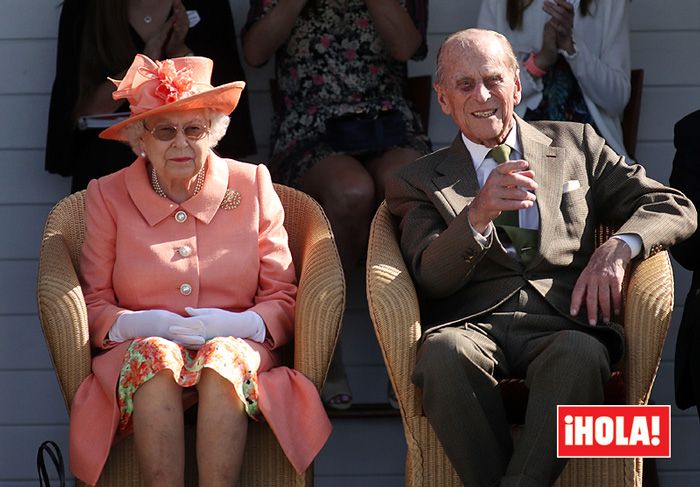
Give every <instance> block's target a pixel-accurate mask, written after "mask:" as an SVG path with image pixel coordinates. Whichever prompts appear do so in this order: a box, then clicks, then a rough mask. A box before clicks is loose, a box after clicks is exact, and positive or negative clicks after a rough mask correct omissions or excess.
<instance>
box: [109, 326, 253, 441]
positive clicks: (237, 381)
mask: <svg viewBox="0 0 700 487" xmlns="http://www.w3.org/2000/svg"><path fill="white" fill-rule="evenodd" d="M259 366H260V355H258V353H257V352H256V351H255V350H253V349H252V348H251V347H250V345H248V344H247V343H246V342H245V341H244V340H241V339H240V338H233V337H217V338H213V339H211V340H209V341H208V342H206V343H205V344H204V345H202V347H201V348H200V349H199V350H188V349H187V348H185V347H183V346H181V345H178V344H176V343H174V342H171V341H170V340H167V339H165V338H161V337H149V338H137V339H135V340H134V341H133V342H132V343H131V345H130V346H129V349H128V350H127V352H126V355H125V358H124V365H123V366H122V370H121V374H120V376H119V383H118V386H117V398H118V403H119V412H120V419H119V429H120V430H125V429H126V428H127V427H129V426H130V424H129V423H130V421H131V415H132V414H133V412H134V394H135V393H136V391H137V390H138V388H139V387H141V385H143V384H144V383H145V382H147V381H149V380H150V379H152V378H153V377H155V375H156V374H157V373H158V372H160V371H162V370H164V369H168V370H170V371H171V372H172V374H173V378H174V379H175V381H176V382H177V383H178V384H179V385H180V386H181V387H183V388H185V387H192V386H194V385H196V384H197V383H198V382H199V377H200V375H201V373H202V369H204V368H205V367H208V368H210V369H213V370H214V371H216V372H217V373H218V374H219V375H221V377H223V378H224V379H226V380H228V381H229V382H230V383H231V384H232V385H233V388H234V390H235V391H236V393H237V395H238V397H239V398H240V400H241V401H242V402H243V404H244V405H245V410H246V413H247V414H248V416H250V417H251V418H253V419H256V420H257V419H260V413H259V411H258V385H257V371H258V367H259Z"/></svg>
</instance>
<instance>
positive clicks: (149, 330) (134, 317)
mask: <svg viewBox="0 0 700 487" xmlns="http://www.w3.org/2000/svg"><path fill="white" fill-rule="evenodd" d="M151 336H158V337H162V338H166V339H168V340H170V341H173V342H175V343H177V344H179V345H182V346H184V347H187V348H194V349H196V348H199V347H201V346H202V345H204V342H205V341H206V340H205V339H204V324H203V323H202V322H201V320H193V319H192V318H183V317H182V316H180V315H178V314H177V313H172V312H170V311H165V310H162V309H149V310H144V311H129V312H127V313H123V314H121V315H119V318H117V321H115V322H114V324H113V325H112V328H110V330H109V339H110V340H112V341H113V342H123V341H126V340H129V339H130V338H136V337H151Z"/></svg>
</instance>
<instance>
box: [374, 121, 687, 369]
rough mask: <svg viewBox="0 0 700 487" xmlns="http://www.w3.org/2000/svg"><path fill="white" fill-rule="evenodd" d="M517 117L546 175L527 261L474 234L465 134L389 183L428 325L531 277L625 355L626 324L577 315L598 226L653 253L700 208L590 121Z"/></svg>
mask: <svg viewBox="0 0 700 487" xmlns="http://www.w3.org/2000/svg"><path fill="white" fill-rule="evenodd" d="M516 123H517V124H518V130H519V133H520V139H521V145H522V151H523V158H524V159H525V160H527V161H528V162H529V163H530V168H531V169H532V170H533V171H534V173H535V180H536V181H537V182H538V185H539V187H538V190H537V192H536V196H537V205H538V209H539V213H540V228H539V232H538V248H537V255H536V256H535V257H534V258H533V259H532V260H531V262H529V263H528V264H527V265H523V264H522V263H521V262H519V261H518V260H516V259H514V258H512V257H511V256H509V255H508V253H507V252H506V250H505V249H504V247H503V245H502V244H501V242H500V241H499V240H498V236H497V235H496V232H493V233H492V234H491V238H490V240H489V243H488V244H487V245H486V246H484V247H482V246H481V245H480V244H479V243H478V242H477V241H476V240H475V239H474V237H473V235H472V233H471V230H470V228H469V223H468V221H467V217H468V214H469V204H470V203H471V201H472V199H473V198H474V196H475V195H476V194H477V193H478V191H479V189H480V188H479V184H478V181H477V177H476V171H475V169H474V166H473V163H472V161H471V156H470V155H469V152H468V151H467V149H466V147H465V146H464V143H463V142H462V140H461V136H459V135H458V136H457V138H456V139H455V140H454V142H453V143H452V145H451V146H450V147H447V148H445V149H442V150H439V151H436V152H434V153H432V154H430V155H428V156H425V157H423V158H421V159H419V160H417V161H416V162H414V163H413V164H411V165H409V166H407V167H406V168H404V169H403V170H402V171H401V172H400V173H399V175H398V177H397V178H395V179H394V180H392V181H391V182H390V183H389V185H388V187H387V190H386V195H387V203H388V205H389V209H390V210H391V212H392V213H393V214H394V215H396V216H397V217H399V218H400V230H401V248H402V252H403V254H404V258H405V259H406V261H407V264H408V267H409V269H410V270H411V273H412V275H413V278H414V280H415V282H416V284H417V287H418V288H419V290H420V291H421V294H422V296H423V297H425V298H427V299H425V302H424V303H422V305H421V314H422V322H423V326H424V328H430V327H434V326H444V325H447V324H450V323H454V322H455V321H459V320H463V319H469V318H471V317H474V316H477V315H480V314H483V313H487V312H489V311H492V310H494V309H495V308H497V307H498V306H499V305H500V304H501V303H503V302H504V301H505V300H506V299H507V298H508V297H510V296H511V295H512V294H513V293H515V292H516V291H517V290H519V289H520V288H522V287H523V286H526V285H528V286H532V287H533V288H534V289H536V290H537V291H538V292H539V293H540V294H541V295H542V296H543V297H544V298H545V299H546V300H547V301H548V302H549V303H550V304H551V305H552V306H553V307H554V308H555V309H556V310H557V311H558V312H559V313H561V315H562V316H565V317H567V318H569V319H572V320H573V321H575V322H577V323H579V324H580V326H581V327H583V328H584V329H586V330H588V331H590V332H591V333H594V334H596V336H598V337H599V338H600V339H601V340H603V342H604V343H605V344H606V346H607V347H608V350H609V352H610V358H611V361H612V362H613V363H614V362H617V361H618V360H619V359H620V358H621V356H622V353H623V350H624V341H623V338H622V334H621V329H620V328H619V326H616V325H612V326H603V325H598V326H595V327H591V326H589V325H588V324H587V321H588V319H587V316H586V311H585V308H584V309H582V310H581V312H580V313H579V316H578V317H577V318H572V317H571V316H570V315H569V305H570V302H571V292H572V291H573V288H574V285H575V283H576V280H577V278H578V277H579V275H580V273H581V271H582V270H583V269H584V267H585V266H586V264H587V263H588V261H589V259H590V257H591V255H592V253H593V251H594V250H595V242H594V231H595V228H596V226H597V225H598V224H599V223H601V222H602V221H605V222H610V223H612V224H613V225H615V226H616V227H618V228H619V233H631V234H636V235H638V236H639V237H640V238H641V241H642V252H641V257H647V256H649V255H650V254H651V253H652V252H654V251H656V250H657V249H660V248H664V247H667V246H670V245H672V244H674V243H676V242H678V241H679V240H681V239H683V238H687V237H688V236H689V235H690V234H692V232H693V231H694V229H695V218H696V213H695V208H694V207H693V205H692V203H691V202H690V201H689V200H688V199H687V198H685V197H684V196H683V194H682V193H681V192H679V191H677V190H674V189H670V188H666V187H664V186H663V185H661V184H660V183H658V182H656V181H654V180H652V179H649V178H648V177H647V176H646V174H645V171H644V168H643V167H642V166H640V165H632V166H630V165H628V164H627V163H626V162H625V159H624V158H623V157H621V156H619V155H618V154H616V153H615V152H614V151H613V150H612V149H611V148H610V147H608V146H607V145H606V144H605V140H604V139H602V138H601V137H600V136H598V135H597V134H596V133H595V130H594V129H593V128H592V127H591V126H590V125H582V124H575V123H567V122H535V123H532V124H529V123H527V122H524V121H523V120H522V119H520V118H518V117H517V116H516ZM572 181H577V182H578V183H572ZM577 185H578V187H577ZM565 187H566V188H569V189H571V188H576V189H573V190H571V191H567V192H564V191H563V190H564V189H565Z"/></svg>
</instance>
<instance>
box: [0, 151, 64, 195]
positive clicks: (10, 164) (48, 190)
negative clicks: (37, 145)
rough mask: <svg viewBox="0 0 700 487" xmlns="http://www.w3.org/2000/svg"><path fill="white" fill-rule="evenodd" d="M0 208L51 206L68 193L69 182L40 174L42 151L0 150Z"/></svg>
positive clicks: (45, 173) (54, 175) (42, 166)
mask: <svg viewBox="0 0 700 487" xmlns="http://www.w3.org/2000/svg"><path fill="white" fill-rule="evenodd" d="M0 172H2V174H3V178H2V181H3V182H1V183H0V187H2V191H0V204H42V203H43V204H48V205H53V204H54V203H55V202H56V201H58V200H59V199H61V198H63V197H64V196H65V195H67V194H68V193H69V192H70V179H69V178H64V177H62V176H59V175H56V174H50V173H48V172H46V171H45V170H44V149H43V148H42V149H30V150H0Z"/></svg>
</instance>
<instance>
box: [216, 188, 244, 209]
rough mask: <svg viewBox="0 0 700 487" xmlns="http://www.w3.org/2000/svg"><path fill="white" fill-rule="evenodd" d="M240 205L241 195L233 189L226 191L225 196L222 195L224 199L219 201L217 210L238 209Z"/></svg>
mask: <svg viewBox="0 0 700 487" xmlns="http://www.w3.org/2000/svg"><path fill="white" fill-rule="evenodd" d="M240 204H241V193H239V192H238V191H236V190H233V189H227V190H226V194H225V195H224V199H223V200H222V201H221V205H219V208H222V209H224V210H233V209H235V208H238V205H240Z"/></svg>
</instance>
